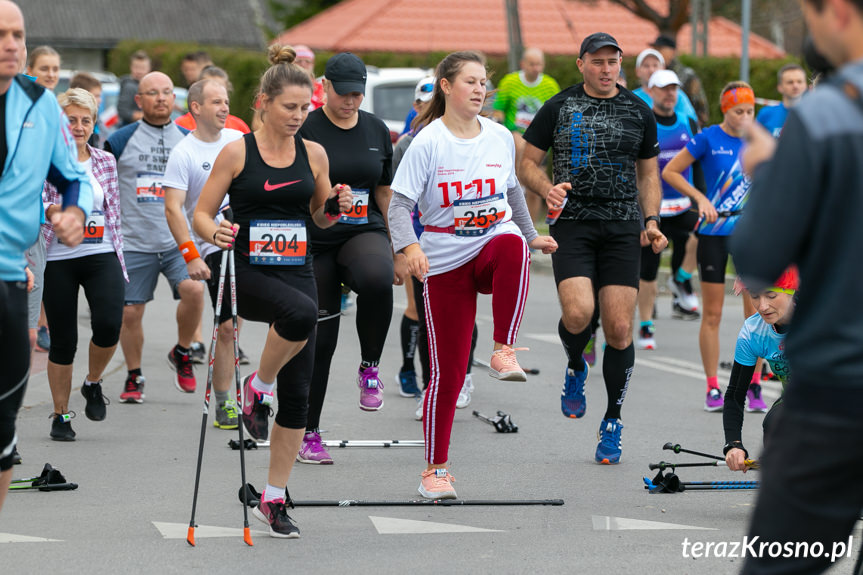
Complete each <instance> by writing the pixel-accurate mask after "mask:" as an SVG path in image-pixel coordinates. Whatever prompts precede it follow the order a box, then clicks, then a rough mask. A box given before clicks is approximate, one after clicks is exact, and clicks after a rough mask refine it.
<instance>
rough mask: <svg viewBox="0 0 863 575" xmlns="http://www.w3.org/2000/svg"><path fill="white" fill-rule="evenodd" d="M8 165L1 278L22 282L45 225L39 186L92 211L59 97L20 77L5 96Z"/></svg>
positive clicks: (0, 226)
mask: <svg viewBox="0 0 863 575" xmlns="http://www.w3.org/2000/svg"><path fill="white" fill-rule="evenodd" d="M6 145H7V148H8V151H7V153H6V163H5V165H4V166H3V173H2V176H0V280H2V281H23V280H25V279H26V275H25V273H24V267H25V266H26V265H27V260H26V259H25V258H24V251H25V250H26V249H27V248H29V247H30V246H31V245H33V243H34V242H35V241H36V239H37V238H38V236H39V225H40V224H41V223H42V222H44V220H45V214H44V212H43V208H42V184H43V182H44V181H45V180H48V181H49V182H51V183H52V184H53V185H54V186H56V188H57V190H58V191H59V192H60V193H61V194H62V195H63V207H64V208H66V207H68V206H78V207H79V208H81V209H82V210H83V211H84V213H85V214H89V213H90V210H91V209H92V207H93V189H92V188H91V187H90V178H89V176H88V175H87V173H86V172H85V171H84V168H83V167H82V166H81V164H79V163H78V153H77V150H76V147H75V140H74V139H73V138H72V134H71V133H70V132H69V125H68V123H67V122H66V118H65V116H64V115H63V112H62V110H60V106H59V105H58V104H57V99H56V98H55V97H54V94H52V93H51V92H50V91H49V90H46V89H45V88H43V87H42V86H39V85H38V84H35V83H34V82H33V81H32V80H30V79H28V78H27V77H25V76H23V75H19V76H16V77H15V79H13V80H12V83H11V84H10V86H9V91H8V92H7V93H6Z"/></svg>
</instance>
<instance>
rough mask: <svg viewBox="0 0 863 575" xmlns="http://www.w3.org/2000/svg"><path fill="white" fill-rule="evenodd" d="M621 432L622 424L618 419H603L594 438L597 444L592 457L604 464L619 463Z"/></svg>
mask: <svg viewBox="0 0 863 575" xmlns="http://www.w3.org/2000/svg"><path fill="white" fill-rule="evenodd" d="M622 432H623V424H622V423H620V420H619V419H603V420H602V423H600V424H599V432H598V433H597V434H596V438H597V439H598V440H599V445H597V446H596V455H595V456H594V458H595V459H596V462H597V463H602V464H604V465H615V464H617V463H620V453H621V441H620V434H621V433H622Z"/></svg>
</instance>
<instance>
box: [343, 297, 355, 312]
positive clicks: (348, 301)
mask: <svg viewBox="0 0 863 575" xmlns="http://www.w3.org/2000/svg"><path fill="white" fill-rule="evenodd" d="M352 307H354V298H353V297H352V296H351V292H347V293H345V292H344V291H343V292H342V305H341V313H342V315H347V314H348V312H350V311H351V308H352Z"/></svg>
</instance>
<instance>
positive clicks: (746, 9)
mask: <svg viewBox="0 0 863 575" xmlns="http://www.w3.org/2000/svg"><path fill="white" fill-rule="evenodd" d="M742 11H743V13H742V15H741V20H742V22H741V26H742V28H743V46H742V50H741V54H740V79H741V80H743V81H744V82H749V30H750V29H751V28H752V0H743V6H742Z"/></svg>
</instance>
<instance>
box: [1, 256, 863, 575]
mask: <svg viewBox="0 0 863 575" xmlns="http://www.w3.org/2000/svg"><path fill="white" fill-rule="evenodd" d="M538 267H539V266H538ZM404 302H405V297H404V292H403V290H402V289H401V288H396V306H397V307H396V310H395V312H394V314H393V318H392V323H391V328H390V337H389V339H388V342H387V346H386V350H385V353H384V357H383V360H382V368H381V369H382V374H383V376H384V382H385V385H386V390H385V404H384V408H383V410H382V411H380V412H377V413H366V412H362V411H360V410H359V409H358V407H357V400H358V391H357V388H356V385H355V377H356V368H357V365H358V362H359V347H358V344H357V336H356V330H355V329H354V325H353V324H354V314H353V313H349V314H348V315H347V316H346V317H344V318H343V319H342V330H341V336H340V342H339V348H338V351H337V356H336V358H335V361H334V362H333V370H332V380H331V382H330V386H329V396H328V398H327V404H326V405H325V407H324V413H323V418H322V427H323V428H325V429H326V430H327V431H326V433H325V434H324V439H325V440H334V439H350V440H357V439H421V438H422V428H421V425H420V423H419V422H416V421H414V418H413V414H414V410H415V403H414V401H413V400H412V399H405V398H402V397H400V396H399V395H398V392H397V389H396V385H395V383H394V381H393V378H394V376H395V374H396V373H397V371H398V368H399V365H400V363H401V360H400V357H401V356H400V349H399V339H398V327H399V322H400V321H401V311H402V309H403V308H404ZM82 309H85V308H84V306H82ZM658 309H659V318H658V320H657V341H658V349H657V350H654V351H640V352H637V355H636V367H635V372H634V375H633V379H632V383H631V385H630V388H629V392H628V394H627V397H626V404H625V406H624V410H623V422H624V426H625V429H624V431H623V447H624V450H623V460H622V462H621V464H620V465H617V466H601V465H597V464H595V463H594V461H593V453H594V450H595V448H596V443H597V439H596V432H597V427H598V425H599V422H600V420H601V418H602V413H603V411H604V405H605V391H604V386H603V384H602V370H601V368H600V367H599V365H601V364H598V366H597V368H596V369H594V370H593V372H592V374H591V376H590V378H589V380H588V385H587V398H588V409H587V414H586V416H585V417H584V418H583V419H580V420H572V419H567V418H565V417H563V416H562V415H561V414H560V408H559V405H560V402H559V399H558V398H559V394H560V387H561V384H562V374H563V369H564V365H565V360H564V354H563V351H562V348H561V346H560V343H559V342H558V339H557V327H556V326H557V321H558V316H559V310H558V305H557V299H556V296H555V289H554V282H553V279H552V278H551V276H550V274H549V273H548V271H547V270H545V269H541V268H540V269H537V270H535V271H534V274H533V276H532V285H531V290H530V296H529V300H528V306H527V310H526V314H525V318H524V322H523V324H522V328H521V335H520V340H519V344H521V345H525V346H528V347H530V351H528V352H520V354H519V359H520V361H521V364H522V366H523V367H527V368H537V369H539V370H540V374H539V375H536V376H529V380H528V382H527V383H506V382H499V381H497V380H493V379H491V378H489V377H488V376H487V375H486V374H485V373H484V370H483V369H482V368H474V382H475V385H476V391H475V393H474V396H473V402H472V404H471V405H470V407H469V408H468V409H463V410H459V411H458V412H457V414H456V421H455V425H454V428H453V444H452V448H451V450H450V456H451V472H452V473H453V475H454V476H455V478H456V480H457V481H456V483H455V487H456V489H457V491H458V494H459V496H460V498H462V499H499V500H514V499H546V498H561V499H563V500H565V505H564V506H561V507H511V506H495V507H450V508H429V507H328V508H297V509H295V510H294V511H293V512H292V516H293V517H294V519H295V520H296V521H297V523H298V525H299V526H300V528H301V530H302V537H301V538H300V539H299V540H279V539H273V538H270V537H269V536H267V534H266V531H265V529H266V526H265V525H264V524H262V523H259V522H258V521H257V520H256V519H254V517H251V516H250V518H249V520H250V523H251V526H252V530H253V537H254V541H255V545H254V547H253V548H249V547H247V546H246V545H244V544H243V542H242V538H241V533H242V531H241V529H242V525H243V523H242V521H243V514H242V506H241V505H240V503H239V502H238V500H237V495H236V494H237V489H238V487H239V486H240V473H239V452H237V451H231V450H230V449H229V448H228V447H227V442H228V440H229V439H231V438H234V437H236V432H228V431H222V430H218V429H215V428H213V427H208V431H207V444H206V449H205V454H204V467H203V477H202V485H201V492H200V496H199V503H198V513H197V523H198V525H199V528H198V530H197V538H198V545H197V547H195V548H192V547H190V546H188V545H187V544H186V542H185V540H184V539H185V534H186V529H187V527H188V523H189V516H190V511H191V502H192V489H193V481H194V473H195V457H196V453H197V445H198V436H199V430H200V422H201V406H202V400H203V387H204V381H203V379H204V378H205V377H206V371H205V370H204V369H203V368H201V367H199V368H198V369H197V375H198V381H199V387H198V393H196V394H182V393H179V392H178V391H177V390H176V388H175V387H174V385H173V384H172V380H171V378H172V376H173V372H171V371H170V369H169V368H168V366H167V363H166V361H165V355H166V353H167V351H168V349H169V348H170V347H171V346H172V345H173V343H174V341H175V339H174V338H175V336H174V329H175V328H174V323H173V322H174V320H173V317H174V303H173V302H172V301H171V299H170V295H169V293H168V289H167V287H166V285H165V284H164V283H162V284H160V287H159V291H158V293H157V299H156V301H155V302H153V303H152V304H150V305H149V306H148V309H147V315H146V316H145V320H144V325H145V330H146V343H145V350H144V374H145V376H146V377H147V387H146V396H147V399H146V403H144V404H143V405H127V404H121V403H119V399H118V396H119V393H120V391H121V387H122V384H123V379H124V375H125V370H124V368H123V365H122V354H121V353H120V352H119V351H118V354H117V357H115V359H114V361H113V362H112V364H111V367H110V368H109V369H110V374H109V375H108V376H107V377H106V378H105V384H104V387H105V390H106V393H107V394H108V396H109V397H110V398H111V400H112V402H113V403H112V404H111V405H110V406H109V407H108V417H107V419H106V420H105V421H104V422H99V423H96V422H91V421H89V420H87V419H86V418H85V417H84V415H83V411H84V409H83V404H84V401H83V398H82V397H81V395H80V391H79V385H80V383H76V384H75V385H74V386H73V396H72V405H71V408H72V409H73V410H75V411H77V412H78V413H79V416H78V417H77V418H76V419H74V420H73V427H74V429H75V430H76V432H77V433H78V440H77V441H76V442H74V443H57V442H53V441H51V440H50V439H49V437H48V431H49V428H50V421H49V420H48V417H49V415H50V414H51V411H52V409H51V402H50V393H49V390H48V384H47V378H46V375H45V373H44V371H43V369H44V368H43V367H41V366H44V354H40V355H41V357H38V356H37V358H36V361H35V362H34V370H35V372H34V375H33V376H32V378H31V380H30V387H29V389H28V392H27V397H26V405H27V407H26V408H25V409H23V410H22V412H21V414H20V418H19V431H18V433H19V437H20V444H19V445H20V451H21V453H22V455H23V457H24V464H23V465H20V466H17V467H16V468H15V476H16V477H26V476H33V475H38V474H39V472H40V471H41V469H42V466H43V464H44V463H45V462H50V463H51V464H52V465H54V466H55V467H57V468H58V469H60V470H61V471H62V472H63V474H65V476H66V478H67V479H68V480H69V481H74V482H76V483H78V484H79V485H80V487H79V488H78V490H77V491H71V492H54V493H43V492H33V491H25V492H20V491H19V492H14V493H10V494H9V496H8V497H7V500H6V505H5V507H4V509H3V511H2V514H0V557H2V563H3V572H4V573H10V574H11V573H16V574H17V573H51V574H52V575H53V574H60V573H179V572H184V573H185V572H207V573H231V574H236V573H247V572H249V569H250V568H252V567H253V568H254V569H255V570H256V571H261V572H263V570H265V569H274V570H276V571H277V572H287V571H291V572H299V573H336V572H339V573H354V572H378V573H406V572H414V573H432V572H438V573H439V572H442V571H445V572H454V573H496V574H505V573H526V572H530V573H564V572H566V573H587V572H594V570H596V571H595V572H602V573H627V574H628V573H650V572H662V573H675V574H700V573H705V574H707V573H710V574H715V573H736V572H738V570H739V569H740V566H741V560H740V559H738V558H730V557H724V558H718V557H711V558H693V557H691V556H690V557H684V543H685V542H687V543H688V544H689V545H690V546H691V545H692V544H693V543H696V542H701V543H707V542H714V543H720V542H728V544H730V543H731V542H735V541H741V540H742V538H743V536H744V535H745V533H746V528H747V524H748V519H749V516H750V513H751V511H752V509H753V503H754V501H755V497H756V494H757V492H753V491H722V492H688V493H679V494H673V495H672V494H669V495H657V494H648V493H647V492H646V491H645V490H644V489H643V482H642V477H644V476H647V475H651V476H652V475H653V472H650V471H649V470H648V464H649V463H656V462H658V461H662V460H664V461H670V460H676V461H678V462H679V461H699V460H700V459H699V458H697V457H693V456H682V455H679V456H675V455H673V454H672V453H671V452H670V451H663V450H662V446H663V444H665V443H666V442H669V441H670V442H673V443H679V444H681V445H683V446H684V447H687V448H690V449H695V450H699V451H706V452H711V453H721V449H722V445H723V435H722V423H721V415H720V414H716V413H706V412H704V411H703V410H702V404H703V400H704V383H703V375H702V373H701V367H700V359H699V353H698V347H697V334H698V322H684V321H679V320H672V319H670V313H669V311H670V300H669V298H668V297H667V296H665V297H661V298H660V299H659V306H658ZM741 309H742V308H741V303H740V301H739V299H738V298H735V297H733V296H729V297H728V299H727V301H726V306H725V317H724V318H723V323H722V328H721V337H722V342H721V346H722V351H721V357H722V358H723V359H730V358H731V356H732V353H733V345H734V340H735V336H736V333H737V331H738V329H739V327H740V324H741V321H742V311H741ZM209 315H210V314H209V313H207V314H206V316H207V317H206V318H205V321H204V325H205V333H209V325H210V321H211V320H210V317H209ZM478 323H479V332H480V343H479V345H478V350H477V357H479V358H482V359H485V360H488V357H489V354H490V351H491V341H490V339H489V334H490V332H491V321H490V298H488V297H482V298H481V304H480V311H479V317H478ZM80 326H81V328H82V329H81V334H82V335H81V341H87V339H88V338H89V335H88V333H87V318H86V313H82V314H81V317H80ZM264 334H265V326H263V325H260V324H252V323H247V324H246V327H245V328H244V330H243V333H242V337H241V342H242V346H243V348H244V349H245V350H246V352H247V353H248V354H249V355H250V356H251V357H252V362H253V364H254V363H256V359H257V355H258V354H259V353H260V349H261V345H262V342H263V337H264ZM79 355H80V356H81V360H82V361H79V363H78V365H77V366H76V369H75V379H74V381H75V382H80V381H82V380H83V377H84V375H85V368H86V366H85V362H84V361H83V359H84V355H83V354H79ZM40 369H42V371H40ZM253 369H254V365H252V366H246V367H244V368H243V370H242V371H243V375H245V374H247V373H250V372H251V370H253ZM727 377H728V372H720V381H721V382H722V384H723V387H724V386H725V384H726V383H727ZM777 392H778V388H777V387H776V386H770V387H769V388H768V389H767V390H766V392H765V395H766V396H767V398H768V400H770V399H773V398H775V397H777V395H778V393H777ZM474 409H477V410H479V411H481V412H483V413H486V414H494V413H495V412H496V411H497V410H502V411H505V412H508V413H510V414H512V419H513V421H515V422H516V423H517V424H518V426H519V432H518V433H516V434H499V433H495V432H494V430H493V429H492V427H490V426H489V425H487V424H484V423H482V422H480V421H478V420H477V419H476V418H474V417H472V415H471V411H472V410H474ZM761 417H762V416H761V415H758V414H747V416H746V425H745V427H744V441H745V443H746V445H747V446H749V447H750V449H751V450H753V451H756V452H757V451H758V448H757V446H760V424H761ZM753 448H754V449H753ZM331 453H332V455H333V458H334V459H335V464H334V465H331V466H313V465H301V464H297V465H296V467H295V471H294V474H293V477H292V478H291V485H290V491H291V495H292V496H293V498H294V499H296V500H309V499H333V500H345V499H381V500H408V499H414V498H416V497H417V493H416V487H417V485H418V482H419V473H420V471H421V470H422V469H424V462H423V455H422V450H421V449H418V448H411V447H403V448H391V449H382V448H376V449H375V448H345V449H332V450H331ZM267 463H268V452H267V450H266V449H261V450H257V451H252V452H248V455H247V457H246V465H247V470H246V472H247V476H248V479H249V481H251V482H252V483H253V484H255V485H256V486H257V487H258V488H259V489H261V488H263V485H264V484H265V482H266V471H267ZM678 475H679V476H680V477H681V478H682V479H684V480H687V481H691V480H729V479H741V478H742V477H741V476H740V475H739V474H732V473H731V472H729V471H727V470H726V469H723V468H695V469H680V470H679V471H678ZM753 477H754V478H757V472H751V473H749V474H747V476H746V478H747V479H749V478H753ZM859 539H860V527H859V524H858V527H857V529H856V530H855V532H854V539H853V555H854V556H856V553H857V552H858V551H859V550H858V548H857V546H858V544H859ZM689 549H690V551H691V549H692V548H691V547H689ZM690 555H691V553H690ZM852 563H853V561H852V560H845V561H841V562H840V563H839V564H838V565H837V567H836V568H834V570H833V571H831V572H835V573H849V572H850V570H851V568H852Z"/></svg>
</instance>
